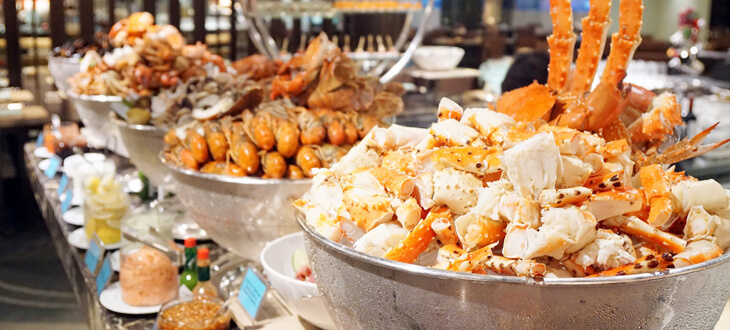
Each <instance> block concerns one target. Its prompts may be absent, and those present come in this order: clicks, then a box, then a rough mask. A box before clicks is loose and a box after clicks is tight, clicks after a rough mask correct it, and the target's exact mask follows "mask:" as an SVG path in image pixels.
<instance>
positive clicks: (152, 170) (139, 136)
mask: <svg viewBox="0 0 730 330" xmlns="http://www.w3.org/2000/svg"><path fill="white" fill-rule="evenodd" d="M109 120H111V122H112V123H114V125H115V126H116V128H117V129H118V130H119V135H120V137H121V139H122V143H123V144H124V146H125V148H126V149H127V152H129V160H130V161H131V162H132V164H134V166H135V167H137V169H138V170H139V171H140V172H142V173H144V175H146V176H147V177H148V178H149V179H150V181H152V183H153V184H155V185H156V186H158V187H161V186H163V185H165V184H167V183H170V180H171V176H170V170H168V169H167V167H166V166H165V165H164V164H162V162H161V161H160V157H159V154H160V151H162V149H163V148H164V147H165V141H164V139H163V138H164V137H165V133H166V131H165V129H164V128H160V127H155V126H151V125H133V124H129V123H127V122H126V121H124V120H123V119H121V118H119V116H118V115H117V114H116V113H114V112H113V111H110V112H109Z"/></svg>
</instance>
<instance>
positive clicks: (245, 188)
mask: <svg viewBox="0 0 730 330" xmlns="http://www.w3.org/2000/svg"><path fill="white" fill-rule="evenodd" d="M163 163H165V162H164V160H163ZM165 165H167V167H168V168H169V169H170V172H171V173H172V176H173V179H174V180H175V183H176V184H175V188H174V190H175V194H177V196H178V197H180V201H182V203H183V206H185V209H186V210H187V212H188V214H192V215H193V218H194V219H195V222H197V223H198V224H199V225H200V227H202V228H203V229H205V231H206V232H208V235H209V236H210V238H211V239H212V240H213V241H215V242H216V243H218V244H219V245H221V246H223V247H224V248H226V249H228V250H229V251H231V252H233V253H236V254H238V255H240V256H242V257H244V258H247V259H249V260H254V261H258V258H259V255H260V254H261V250H262V249H263V248H264V246H265V245H266V243H267V242H270V241H272V240H274V239H276V238H278V237H281V236H284V235H286V234H290V233H293V232H295V231H298V230H300V229H299V225H298V224H297V221H296V219H295V218H294V207H293V206H292V201H294V200H295V199H297V198H299V197H301V195H303V194H304V192H306V191H307V190H308V189H309V188H310V187H311V186H312V181H311V180H288V179H279V180H275V179H261V178H252V177H242V178H237V177H230V176H224V175H215V174H208V173H201V172H198V171H192V170H187V169H183V168H180V167H177V166H174V165H172V164H168V163H165Z"/></svg>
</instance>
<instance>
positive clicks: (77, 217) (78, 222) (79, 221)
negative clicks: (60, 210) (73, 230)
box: [63, 207, 84, 226]
mask: <svg viewBox="0 0 730 330" xmlns="http://www.w3.org/2000/svg"><path fill="white" fill-rule="evenodd" d="M63 221H66V223H68V224H70V225H74V226H83V225H84V208H83V207H74V208H71V209H69V210H68V211H66V213H64V214H63Z"/></svg>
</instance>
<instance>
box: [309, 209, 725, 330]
mask: <svg viewBox="0 0 730 330" xmlns="http://www.w3.org/2000/svg"><path fill="white" fill-rule="evenodd" d="M297 219H298V221H299V224H300V226H301V227H302V228H303V229H304V232H305V234H304V242H305V245H306V248H307V254H308V255H309V261H310V263H311V266H312V271H313V272H314V273H315V275H316V282H317V286H318V288H319V291H320V293H321V294H322V296H323V297H324V300H325V303H326V305H327V308H328V310H329V313H330V316H332V319H333V320H334V322H335V324H336V325H337V327H338V328H340V329H502V328H517V327H519V328H525V329H533V328H540V329H599V328H600V329H602V328H614V329H658V328H662V329H712V328H713V327H714V326H715V324H716V323H717V321H718V319H719V318H720V314H721V313H722V310H723V307H724V306H725V303H726V302H727V300H728V297H729V296H730V275H728V274H730V253H726V254H725V255H723V256H720V257H719V258H716V259H713V260H710V261H707V262H703V263H700V264H697V265H693V266H690V267H684V268H679V269H672V270H669V271H665V272H662V273H660V274H659V273H657V274H639V275H627V276H621V277H604V278H564V279H544V280H541V281H536V280H532V279H527V278H521V277H508V276H496V275H478V274H469V273H458V272H450V271H445V270H438V269H432V268H427V267H421V266H416V265H411V264H405V263H400V262H395V261H391V260H387V259H383V258H378V257H374V256H370V255H367V254H365V253H362V252H359V251H356V250H354V249H351V248H348V247H345V246H343V245H341V244H338V243H335V242H333V241H331V240H329V239H327V238H325V237H324V236H322V235H320V234H319V233H318V232H316V231H315V230H314V229H313V228H312V227H310V226H309V225H308V224H307V223H306V221H305V220H304V219H303V217H302V216H301V215H300V214H299V213H298V212H297Z"/></svg>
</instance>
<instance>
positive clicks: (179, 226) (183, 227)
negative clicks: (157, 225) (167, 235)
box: [172, 222, 210, 241]
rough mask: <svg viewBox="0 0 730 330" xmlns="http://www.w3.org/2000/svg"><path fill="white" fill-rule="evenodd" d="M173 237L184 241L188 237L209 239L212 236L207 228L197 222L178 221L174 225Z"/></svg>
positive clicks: (198, 239) (199, 239) (201, 239)
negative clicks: (201, 226)
mask: <svg viewBox="0 0 730 330" xmlns="http://www.w3.org/2000/svg"><path fill="white" fill-rule="evenodd" d="M172 237H173V238H174V239H176V240H179V241H184V240H185V239H186V238H188V237H192V238H194V239H195V240H197V241H208V240H210V236H208V233H207V232H206V231H205V229H203V228H200V226H198V224H197V223H194V222H193V223H192V224H190V223H178V222H175V224H174V225H173V226H172Z"/></svg>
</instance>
